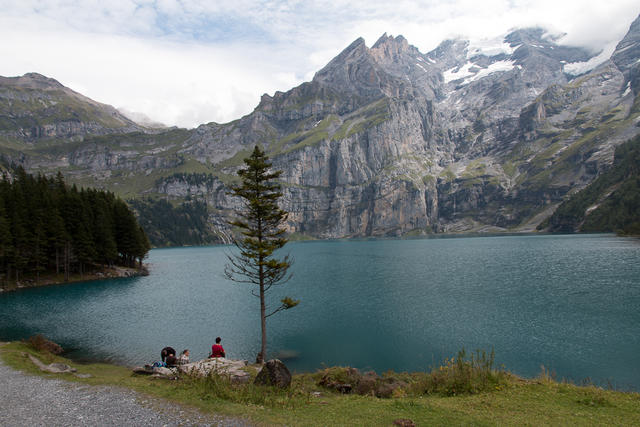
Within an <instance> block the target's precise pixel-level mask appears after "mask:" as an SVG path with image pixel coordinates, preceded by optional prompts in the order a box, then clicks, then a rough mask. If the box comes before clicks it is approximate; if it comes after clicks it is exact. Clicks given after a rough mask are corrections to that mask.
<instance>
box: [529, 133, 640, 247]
mask: <svg viewBox="0 0 640 427" xmlns="http://www.w3.org/2000/svg"><path fill="white" fill-rule="evenodd" d="M546 227H548V229H549V231H554V232H573V231H585V232H602V231H611V232H617V233H619V234H631V235H640V137H635V138H634V139H632V140H631V141H629V142H626V143H624V144H622V145H621V146H619V147H618V148H617V149H616V152H615V158H614V163H613V167H612V168H611V169H610V170H609V171H607V172H605V173H603V174H602V175H601V176H600V177H598V178H597V179H596V180H595V181H594V182H593V183H592V184H591V185H589V186H588V187H586V188H585V189H584V190H582V191H580V192H578V193H576V194H575V195H573V196H572V197H571V198H570V199H569V200H567V201H565V202H564V203H562V204H561V205H560V206H559V207H558V209H557V210H556V212H555V213H554V214H553V216H551V217H550V218H549V220H548V221H547V222H546V223H543V224H542V225H541V226H540V227H539V228H540V229H543V228H546Z"/></svg>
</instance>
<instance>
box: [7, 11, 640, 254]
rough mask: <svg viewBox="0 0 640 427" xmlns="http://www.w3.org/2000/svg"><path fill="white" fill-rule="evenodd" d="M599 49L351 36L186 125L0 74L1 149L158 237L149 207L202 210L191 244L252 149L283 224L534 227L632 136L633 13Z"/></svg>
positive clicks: (637, 130)
mask: <svg viewBox="0 0 640 427" xmlns="http://www.w3.org/2000/svg"><path fill="white" fill-rule="evenodd" d="M596 60H597V58H595V55H594V53H593V52H590V51H588V50H586V49H584V48H579V47H570V46H565V45H562V44H560V43H559V39H558V37H556V36H553V35H550V34H548V33H546V32H545V31H544V30H543V29H540V28H527V29H519V30H515V31H513V32H511V33H509V34H508V35H506V36H505V37H503V38H499V39H496V40H494V41H493V42H485V43H482V44H474V43H471V42H469V41H465V40H447V41H444V42H442V43H441V44H440V45H439V46H438V47H437V48H436V49H434V50H432V51H430V52H428V53H421V52H420V51H419V50H418V49H417V48H415V47H414V46H412V45H410V44H409V42H408V41H407V40H406V39H405V38H404V37H402V36H397V37H393V36H388V35H386V34H385V35H383V36H382V37H380V39H379V40H378V41H377V42H376V43H375V44H374V45H373V46H372V47H367V46H366V44H365V42H364V40H363V39H361V38H360V39H357V40H355V41H354V42H353V43H352V44H351V45H349V46H348V47H347V48H346V49H344V50H343V51H342V52H341V53H340V54H339V55H338V56H336V57H335V58H334V59H333V60H331V61H330V62H329V63H328V64H327V65H326V66H325V67H324V68H322V69H321V70H319V71H318V72H317V73H316V74H315V76H314V77H313V79H312V80H311V81H310V82H306V83H303V84H301V85H300V86H297V87H295V88H293V89H291V90H289V91H287V92H276V93H275V94H274V95H273V96H269V95H266V94H265V95H263V96H262V99H261V100H260V103H259V104H258V105H257V106H256V108H255V109H254V111H253V112H252V113H250V114H248V115H246V116H244V117H242V118H240V119H238V120H235V121H232V122H230V123H224V124H218V123H207V124H202V125H200V126H199V127H197V128H195V129H190V130H189V129H178V128H164V129H163V128H150V127H145V126H143V125H140V124H137V123H135V122H133V121H132V120H130V119H128V118H127V117H125V116H124V115H122V114H121V113H120V112H118V111H117V110H116V109H114V108H113V107H110V106H107V105H104V104H100V103H97V102H95V101H92V100H90V99H88V98H86V97H84V96H82V95H80V94H78V93H76V92H74V91H72V90H70V89H68V88H66V87H64V86H62V85H61V84H60V83H58V82H57V81H55V80H53V79H51V78H48V77H44V76H42V75H39V74H35V73H30V74H26V75H24V76H21V77H11V78H7V77H0V155H1V161H2V164H3V165H4V167H8V166H9V165H11V164H20V165H22V166H24V167H25V169H26V170H28V171H30V172H42V173H46V174H49V173H53V172H55V171H58V170H60V171H62V173H63V174H64V175H65V176H66V177H67V179H69V180H70V181H72V182H76V183H79V184H82V185H87V186H93V187H99V188H106V189H109V190H111V191H114V192H116V193H118V194H120V195H122V196H124V197H126V198H131V199H133V200H134V202H133V205H134V207H135V206H137V207H138V209H137V210H138V211H139V212H141V215H142V216H143V217H142V218H141V222H142V223H143V225H144V224H145V223H146V224H147V227H148V228H150V229H153V231H152V232H150V233H149V234H150V237H151V238H152V241H153V243H155V244H156V245H162V244H176V243H178V244H180V243H190V242H191V241H190V240H188V239H187V240H186V241H182V242H176V241H174V240H170V239H167V237H166V236H167V233H166V232H163V227H164V228H166V227H171V224H167V223H162V221H160V222H158V219H157V218H152V217H153V211H154V210H153V209H148V207H149V206H154V204H157V203H159V201H162V202H163V203H164V205H163V206H165V207H166V208H167V209H181V212H182V215H183V216H184V215H186V216H189V215H198V216H199V219H198V221H196V222H197V223H198V224H199V225H198V227H192V229H189V226H188V225H186V227H187V232H186V233H185V235H187V236H192V237H193V238H194V239H195V240H194V241H197V242H212V241H228V240H229V235H230V233H231V230H230V228H229V226H228V225H227V222H226V221H227V219H228V218H229V217H230V216H232V215H233V212H234V210H235V209H237V208H238V207H239V205H238V201H237V200H234V199H232V198H231V197H230V196H229V195H228V194H227V192H228V189H229V185H230V184H231V183H233V182H235V181H236V180H237V176H236V171H237V169H238V167H240V166H241V165H242V159H243V158H244V157H246V156H247V155H248V153H249V152H250V150H251V149H252V148H253V146H254V145H255V144H260V145H261V146H263V147H264V148H265V149H266V151H267V153H268V155H269V156H270V158H271V159H272V161H273V165H274V167H275V168H276V169H279V170H282V171H283V174H282V176H281V178H280V179H281V182H282V184H283V193H284V197H283V201H282V204H283V206H282V207H283V208H284V209H285V210H287V211H289V212H290V215H289V219H288V222H287V224H286V226H287V228H288V231H289V232H290V233H291V235H292V236H296V237H300V238H306V237H310V238H342V237H368V236H412V235H422V234H429V233H441V232H448V233H451V232H494V231H495V232H498V231H530V230H535V229H536V227H538V226H539V225H540V224H541V223H543V222H544V221H545V220H546V219H547V218H549V217H550V216H551V215H552V214H553V212H554V210H555V209H556V208H557V207H558V206H559V205H560V204H561V203H562V202H563V200H565V199H568V198H569V197H571V195H573V194H574V193H576V192H578V191H579V190H581V189H583V188H585V187H586V186H587V185H589V184H590V183H591V182H593V181H594V180H595V179H596V178H597V177H598V176H600V175H601V174H603V173H605V172H606V171H608V170H609V169H611V167H612V165H613V160H614V151H615V149H616V147H618V146H619V145H620V144H622V143H623V142H625V141H627V140H630V139H632V138H633V137H635V136H636V135H638V134H640V99H639V98H638V93H639V92H640V17H638V18H637V19H636V20H635V21H634V22H633V23H632V24H631V27H630V28H629V31H628V33H627V34H626V36H625V37H624V38H623V39H622V40H621V41H620V42H619V43H618V45H617V47H616V49H615V51H614V52H613V54H612V55H611V57H610V58H609V59H606V60H604V61H603V62H601V63H599V64H598V65H597V66H593V64H594V63H595V61H596ZM167 202H168V203H167ZM194 204H197V209H193V210H189V206H195V205H194ZM145 206H147V208H145ZM203 206H204V209H202V207H203ZM142 212H145V214H142ZM203 224H205V226H204V228H206V229H203ZM545 224H546V222H545ZM165 231H166V230H165ZM174 234H175V233H174ZM154 236H155V241H154ZM203 236H204V237H203Z"/></svg>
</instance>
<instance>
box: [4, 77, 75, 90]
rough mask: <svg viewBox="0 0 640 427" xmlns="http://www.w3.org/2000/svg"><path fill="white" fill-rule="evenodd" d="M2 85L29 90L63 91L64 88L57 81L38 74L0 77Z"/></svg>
mask: <svg viewBox="0 0 640 427" xmlns="http://www.w3.org/2000/svg"><path fill="white" fill-rule="evenodd" d="M0 84H2V85H7V86H14V87H22V88H27V89H40V90H47V89H49V90H50V89H63V88H64V86H63V85H62V84H60V82H58V81H57V80H56V79H52V78H50V77H46V76H43V75H42V74H38V73H26V74H24V75H22V76H18V77H0Z"/></svg>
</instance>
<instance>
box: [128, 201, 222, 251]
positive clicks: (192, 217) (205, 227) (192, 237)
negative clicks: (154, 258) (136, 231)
mask: <svg viewBox="0 0 640 427" xmlns="http://www.w3.org/2000/svg"><path fill="white" fill-rule="evenodd" d="M129 204H130V205H131V207H132V208H133V209H135V211H136V213H137V214H138V220H139V221H140V224H141V225H142V228H144V230H145V231H146V232H147V235H148V236H149V241H150V242H151V244H152V245H153V246H154V247H167V246H198V245H210V244H214V243H222V240H221V239H220V237H218V236H217V235H216V234H215V233H214V231H213V230H212V228H211V225H210V224H209V222H208V221H209V211H208V208H207V202H205V201H202V200H196V199H190V198H188V199H187V200H185V201H183V202H180V203H177V204H176V205H175V206H174V205H173V204H172V203H171V202H169V201H167V200H165V199H155V198H150V197H147V198H143V199H131V200H129Z"/></svg>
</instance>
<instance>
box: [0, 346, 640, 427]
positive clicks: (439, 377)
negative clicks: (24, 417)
mask: <svg viewBox="0 0 640 427" xmlns="http://www.w3.org/2000/svg"><path fill="white" fill-rule="evenodd" d="M28 353H30V354H33V355H36V356H37V357H39V358H40V359H41V360H42V361H44V362H45V363H51V362H54V361H55V362H62V363H66V364H69V365H71V366H73V367H75V368H77V370H78V373H82V374H90V375H91V377H90V378H78V377H75V376H73V375H71V374H62V375H60V374H59V375H58V376H61V377H63V378H65V379H67V380H69V381H76V382H82V383H86V384H93V385H98V384H100V385H115V386H122V387H127V388H130V389H133V390H136V391H138V392H142V393H145V394H147V395H150V396H154V397H159V398H163V399H168V400H170V401H174V402H177V403H180V404H184V405H188V406H190V407H195V408H197V409H199V410H201V411H203V412H214V413H219V414H225V415H230V416H237V417H244V418H248V419H250V420H252V421H254V422H256V423H258V424H264V425H278V424H287V425H301V426H303V425H309V426H311V425H367V426H377V425H379V426H390V425H392V423H393V421H394V420H397V419H410V420H412V421H413V422H414V423H415V424H416V425H418V426H420V425H444V424H446V425H450V424H477V425H495V424H501V425H549V424H554V425H558V424H562V425H567V424H568V425H596V424H598V425H610V424H614V425H640V394H638V393H623V392H616V391H608V390H602V389H600V388H596V387H593V386H587V387H578V386H575V385H571V384H564V383H558V382H555V381H553V380H552V379H550V378H549V377H548V376H547V375H541V376H540V377H539V378H537V379H533V380H524V379H522V378H518V377H516V376H513V375H510V374H508V373H497V372H496V371H492V372H493V374H490V375H489V376H488V377H487V376H483V375H484V374H483V373H482V369H481V368H482V367H481V366H480V365H478V366H479V367H480V371H478V372H480V375H479V376H476V373H474V372H471V371H470V370H468V369H467V368H465V366H467V367H469V366H471V365H469V364H466V365H465V364H462V365H459V366H457V364H458V363H459V361H460V360H459V359H451V360H449V361H446V362H445V364H444V365H443V366H442V367H439V368H438V369H435V370H434V371H432V372H430V373H415V374H391V373H390V374H388V375H386V376H383V377H382V378H381V379H379V381H381V382H386V383H392V382H401V383H402V384H403V386H402V387H400V388H397V389H395V390H394V392H393V393H392V397H390V398H378V397H373V396H368V395H367V396H361V395H356V394H346V395H345V394H340V393H339V392H336V391H334V390H331V389H328V388H327V387H326V384H327V383H330V382H331V381H342V380H348V375H349V370H348V369H345V368H330V369H325V370H323V371H319V372H317V373H315V374H302V375H295V376H294V379H293V383H292V387H291V388H290V389H289V390H286V391H281V390H275V389H272V388H265V387H259V386H254V385H251V384H249V385H238V386H234V385H231V384H229V383H228V382H227V381H226V379H225V378H221V377H211V378H208V379H204V380H193V379H190V378H181V379H179V380H164V379H155V378H151V377H147V376H137V375H133V374H132V373H131V370H130V369H129V368H126V367H122V366H114V365H108V364H86V365H85V364H77V363H73V362H71V361H69V360H66V359H64V358H61V357H58V356H54V355H52V354H49V353H41V352H37V351H35V350H34V349H33V348H31V347H30V346H28V345H27V344H25V343H19V342H14V343H9V344H6V345H3V346H1V347H0V355H1V357H2V359H3V360H4V361H5V363H7V364H8V365H10V366H12V367H14V368H16V369H20V370H23V371H26V372H28V373H32V374H35V375H45V376H54V375H53V374H43V373H42V372H40V371H39V370H38V369H37V368H36V367H35V366H34V365H33V363H32V362H31V361H30V360H29V359H28V357H27V356H26V354H28ZM467 360H468V359H467ZM465 363H466V362H465ZM484 372H485V373H487V372H488V371H486V370H485V371H484ZM345 375H347V377H345ZM467 376H469V377H468V378H467ZM462 377H464V379H462V380H461V378H462ZM467 379H469V380H470V382H469V381H467ZM460 381H461V382H460ZM320 384H325V386H322V385H320ZM464 384H467V385H472V386H473V387H476V386H477V388H475V389H474V388H473V387H472V389H470V390H464V389H463V388H464V387H462V386H463V385H464ZM434 387H435V388H434ZM452 387H453V388H452ZM452 390H456V394H455V395H450V394H452V393H451V391H452Z"/></svg>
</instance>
